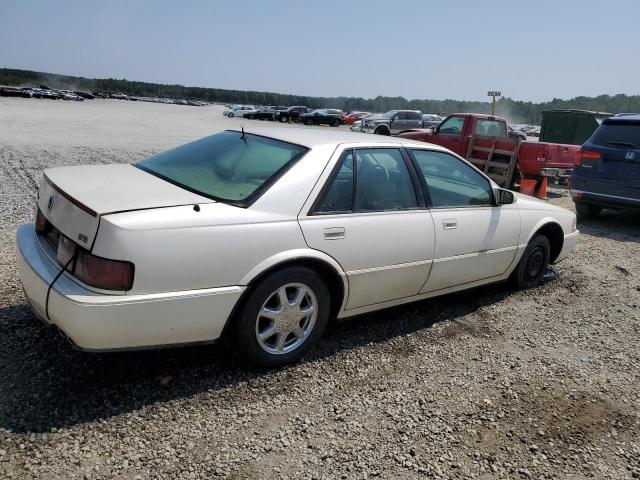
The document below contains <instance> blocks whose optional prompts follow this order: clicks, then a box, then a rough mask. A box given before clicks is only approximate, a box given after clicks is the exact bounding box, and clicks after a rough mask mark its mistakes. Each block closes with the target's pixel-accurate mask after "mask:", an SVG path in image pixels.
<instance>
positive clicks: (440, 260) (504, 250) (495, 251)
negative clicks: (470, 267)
mask: <svg viewBox="0 0 640 480" xmlns="http://www.w3.org/2000/svg"><path fill="white" fill-rule="evenodd" d="M517 248H518V245H513V246H512V247H503V248H494V249H493V250H481V251H479V252H473V253H464V254H462V255H454V256H452V257H443V258H436V259H435V260H434V261H433V263H441V262H448V261H449V260H460V259H462V258H471V257H478V256H480V255H483V254H487V255H491V254H492V253H502V252H509V251H511V250H515V249H517Z"/></svg>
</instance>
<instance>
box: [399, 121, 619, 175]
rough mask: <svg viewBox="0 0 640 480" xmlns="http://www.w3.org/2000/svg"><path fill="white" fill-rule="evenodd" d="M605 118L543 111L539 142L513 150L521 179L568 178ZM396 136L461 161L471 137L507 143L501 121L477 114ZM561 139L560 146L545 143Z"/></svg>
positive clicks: (466, 151) (526, 144)
mask: <svg viewBox="0 0 640 480" xmlns="http://www.w3.org/2000/svg"><path fill="white" fill-rule="evenodd" d="M608 115H609V114H605V113H599V112H586V111H580V110H555V111H549V112H544V113H543V121H542V128H541V134H540V141H538V142H528V141H526V142H520V144H519V146H518V147H517V148H514V152H515V153H516V154H517V158H518V167H519V170H520V175H521V176H522V178H528V179H536V180H540V179H542V177H550V178H551V179H553V180H557V179H560V178H568V177H570V176H571V171H572V170H573V166H574V165H575V159H576V155H577V154H578V152H579V151H580V145H582V143H584V142H585V141H586V139H587V138H589V136H590V135H591V133H593V131H594V130H595V129H596V128H597V127H598V125H599V121H601V118H606V116H608ZM398 136H399V137H404V138H411V139H414V140H421V141H423V142H429V143H433V144H436V145H441V146H443V147H446V148H448V149H449V150H451V151H453V152H455V153H457V154H458V155H460V156H462V157H465V158H466V157H467V155H468V153H469V143H470V142H471V140H472V138H473V137H474V136H483V137H495V138H500V139H504V141H509V140H507V139H508V130H507V122H506V120H505V119H504V118H501V117H495V116H490V115H481V114H477V113H454V114H452V115H449V116H448V117H446V118H445V119H444V120H443V121H442V123H441V124H440V125H438V126H437V127H435V128H433V129H420V130H417V129H416V130H410V131H406V132H402V133H400V134H399V135H398ZM563 140H564V142H563V143H548V142H549V141H553V142H560V141H563ZM501 142H502V140H501Z"/></svg>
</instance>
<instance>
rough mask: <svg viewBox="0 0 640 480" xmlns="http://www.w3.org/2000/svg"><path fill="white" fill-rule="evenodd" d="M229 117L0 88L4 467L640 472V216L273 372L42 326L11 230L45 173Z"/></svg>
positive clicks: (259, 473) (326, 474) (83, 473)
mask: <svg viewBox="0 0 640 480" xmlns="http://www.w3.org/2000/svg"><path fill="white" fill-rule="evenodd" d="M234 122H237V123H238V124H239V121H237V120H227V119H223V118H221V117H220V109H219V108H218V107H204V108H196V107H181V106H174V105H155V104H139V103H130V102H119V101H114V100H101V101H99V100H96V101H93V102H90V101H87V102H83V103H74V102H53V101H45V100H24V99H0V132H1V133H0V178H1V183H0V232H1V236H0V478H46V479H57V478H65V479H74V478H92V479H93V478H96V479H98V478H118V479H136V478H140V479H145V478H157V479H173V478H180V479H182V478H187V479H189V478H202V479H205V478H207V479H208V478H232V479H241V478H295V479H298V478H327V479H334V478H360V479H362V478H372V477H380V478H393V479H398V478H399V479H402V478H425V477H426V478H457V479H469V478H482V479H490V478H505V479H514V478H516V479H517V478H535V479H552V478H557V479H561V478H562V479H565V478H566V479H582V478H598V479H621V478H639V477H640V441H639V440H638V433H639V431H640V425H639V407H640V396H639V392H638V385H640V382H639V375H638V368H637V365H638V363H639V361H640V354H639V350H638V346H637V345H638V339H639V338H640V318H639V310H638V305H639V304H640V268H639V266H640V265H639V262H638V258H640V247H639V243H638V241H639V240H640V215H639V214H637V213H627V212H624V213H616V212H606V213H605V214H604V215H603V216H602V217H601V218H600V219H598V220H594V221H590V222H588V223H582V224H580V225H579V228H580V230H581V231H582V236H581V240H580V242H579V244H578V246H577V248H576V251H575V253H574V255H573V256H572V257H570V258H569V259H567V260H566V261H564V262H562V263H561V264H559V265H557V266H554V267H552V269H551V270H550V273H549V274H548V275H547V277H546V282H545V283H544V285H542V286H541V287H539V288H536V289H533V290H529V291H514V290H512V289H510V288H509V287H508V286H505V285H498V286H490V287H485V288H480V289H477V290H474V291H470V292H464V293H459V294H455V295H449V296H446V297H443V298H439V299H433V300H429V301H423V302H419V303H416V304H413V305H408V306H404V307H400V308H394V309H391V310H386V311H383V312H378V313H375V314H371V315H366V316H362V317H359V318H356V319H353V320H350V321H347V322H344V323H340V324H338V325H335V326H333V327H332V328H331V329H330V331H329V332H328V333H327V334H326V336H325V338H324V339H323V340H322V341H321V343H320V345H319V346H318V348H316V349H315V350H314V351H313V352H312V354H310V355H309V356H308V357H307V358H305V359H304V361H303V362H302V363H300V364H298V365H295V366H292V367H290V368H286V369H283V370H280V371H269V372H261V373H255V372H247V371H245V370H243V369H242V368H240V367H239V366H238V365H236V364H235V363H233V362H232V361H231V360H230V359H229V358H228V356H227V355H226V354H225V352H224V350H223V349H221V348H219V347H216V346H213V347H207V348H204V347H203V348H186V349H173V350H162V351H155V352H138V353H120V354H100V355H98V354H84V353H80V352H77V351H75V350H73V349H72V348H71V347H70V345H69V344H68V343H67V342H66V341H65V340H64V339H63V338H62V337H61V336H60V335H59V334H57V333H55V332H54V331H52V330H50V329H48V328H46V327H45V326H44V325H42V324H41V323H39V322H38V321H37V320H36V319H35V317H34V316H33V315H32V313H31V311H30V310H29V307H28V306H27V305H26V303H25V298H24V295H23V293H22V289H21V287H20V284H19V282H18V280H17V278H16V268H15V260H14V259H15V246H14V236H15V230H16V228H17V226H18V225H19V224H21V223H23V222H27V221H30V220H31V217H32V214H33V205H34V199H35V193H36V188H37V183H38V182H39V178H40V174H41V171H42V170H43V169H44V168H47V167H49V166H57V165H74V164H87V163H109V162H131V161H134V160H137V159H139V158H142V157H144V156H146V155H148V154H149V153H152V152H154V151H157V150H160V149H163V148H166V147H169V146H172V145H176V144H178V143H181V142H184V141H187V140H189V139H192V138H197V137H199V136H202V135H204V134H206V133H208V132H212V131H215V130H219V129H222V128H224V127H225V126H226V125H230V124H234ZM550 196H551V200H550V201H551V202H553V203H555V204H559V205H562V206H565V207H567V208H572V203H571V200H570V198H569V197H568V195H567V193H566V191H563V190H560V189H552V190H551V192H550Z"/></svg>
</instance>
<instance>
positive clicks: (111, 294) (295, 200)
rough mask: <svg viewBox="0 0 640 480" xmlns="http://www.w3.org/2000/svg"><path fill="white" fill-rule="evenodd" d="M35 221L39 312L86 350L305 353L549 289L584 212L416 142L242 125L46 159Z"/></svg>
mask: <svg viewBox="0 0 640 480" xmlns="http://www.w3.org/2000/svg"><path fill="white" fill-rule="evenodd" d="M37 206H38V209H37V218H36V222H35V225H33V224H27V225H22V226H21V227H20V228H19V230H18V233H17V243H18V249H17V251H18V259H17V264H18V272H19V276H20V280H21V281H22V284H23V286H24V291H25V294H26V296H27V298H28V300H29V302H30V303H31V305H32V307H33V310H34V311H35V312H36V314H37V315H38V316H39V317H41V318H42V319H44V320H45V321H46V322H48V323H51V324H53V325H56V326H58V327H59V328H60V329H61V330H62V331H63V332H65V333H66V334H67V336H68V337H69V338H70V339H71V341H72V342H73V343H74V344H76V345H77V346H78V347H80V348H81V349H86V350H93V351H102V350H114V349H115V350H117V349H131V348H151V347H157V346H161V345H169V344H171V345H175V344H189V343H197V342H209V341H213V340H216V339H218V338H221V337H222V338H224V339H226V340H227V341H228V342H229V343H230V344H231V346H232V348H233V350H234V351H235V352H236V353H237V354H238V355H239V356H241V357H242V358H243V359H244V360H245V361H246V362H248V363H249V364H251V365H253V366H257V367H277V366H281V365H285V364H288V363H291V362H294V361H296V360H298V359H299V358H300V357H301V356H302V355H304V354H305V353H306V352H307V351H308V350H309V349H311V347H313V345H314V344H316V343H317V342H318V339H319V338H320V336H321V335H322V333H323V331H324V329H325V326H326V325H327V322H328V320H329V319H330V318H332V317H338V318H344V317H350V316H353V315H357V314H362V313H366V312H371V311H374V310H379V309H381V308H386V307H391V306H394V305H399V304H403V303H407V302H412V301H416V300H422V299H425V298H429V297H434V296H437V295H443V294H447V293H450V292H454V291H458V290H463V289H468V288H473V287H477V286H479V285H484V284H488V283H492V282H500V281H504V280H507V279H509V278H510V277H511V278H512V279H514V281H515V282H516V283H517V284H518V285H519V286H520V287H524V288H526V287H533V286H536V285H538V283H539V282H540V281H541V278H542V276H543V274H544V273H545V270H546V268H547V265H548V264H549V263H555V262H559V261H560V260H562V259H564V258H565V257H566V256H567V255H569V253H570V252H571V250H572V249H573V247H574V245H575V244H576V241H577V238H578V232H577V230H576V217H575V215H574V214H573V213H572V212H570V211H568V210H565V209H563V208H560V207H556V206H553V205H550V204H548V203H546V202H544V201H541V200H537V199H534V198H532V197H528V196H524V195H520V194H516V193H513V192H510V191H507V190H503V189H500V188H498V186H497V185H496V184H494V183H493V182H492V181H491V180H490V179H489V178H487V177H486V176H485V175H484V174H483V173H481V172H480V171H479V170H477V169H476V168H475V167H473V166H471V165H470V164H469V163H467V162H466V161H465V160H463V159H462V158H460V157H458V156H456V155H454V154H453V153H451V152H449V151H448V150H446V149H443V148H441V147H438V146H434V145H430V144H426V143H422V142H414V141H411V140H406V139H401V138H390V137H382V136H372V135H364V134H354V133H350V132H341V131H331V132H330V131H318V130H312V129H304V128H286V129H284V128H270V129H264V130H258V129H255V130H252V131H251V132H250V133H248V132H244V131H243V132H239V131H233V130H227V131H224V132H221V133H217V134H215V135H212V136H209V137H206V138H203V139H201V140H197V141H195V142H192V143H188V144H186V145H182V146H180V147H177V148H175V149H173V150H169V151H167V152H163V153H160V154H157V155H154V156H152V157H150V158H148V159H146V160H142V161H140V162H137V163H134V164H132V165H123V164H117V165H98V166H74V167H63V168H54V169H50V170H46V171H45V172H44V176H43V180H42V184H41V187H40V192H39V198H38V202H37Z"/></svg>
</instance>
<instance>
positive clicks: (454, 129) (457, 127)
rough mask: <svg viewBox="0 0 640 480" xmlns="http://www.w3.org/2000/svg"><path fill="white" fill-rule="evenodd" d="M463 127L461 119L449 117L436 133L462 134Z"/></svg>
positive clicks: (462, 119)
mask: <svg viewBox="0 0 640 480" xmlns="http://www.w3.org/2000/svg"><path fill="white" fill-rule="evenodd" d="M463 125H464V118H463V117H449V118H448V119H446V120H445V121H444V122H442V124H440V128H438V133H449V134H453V135H457V134H460V133H462V126H463Z"/></svg>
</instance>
